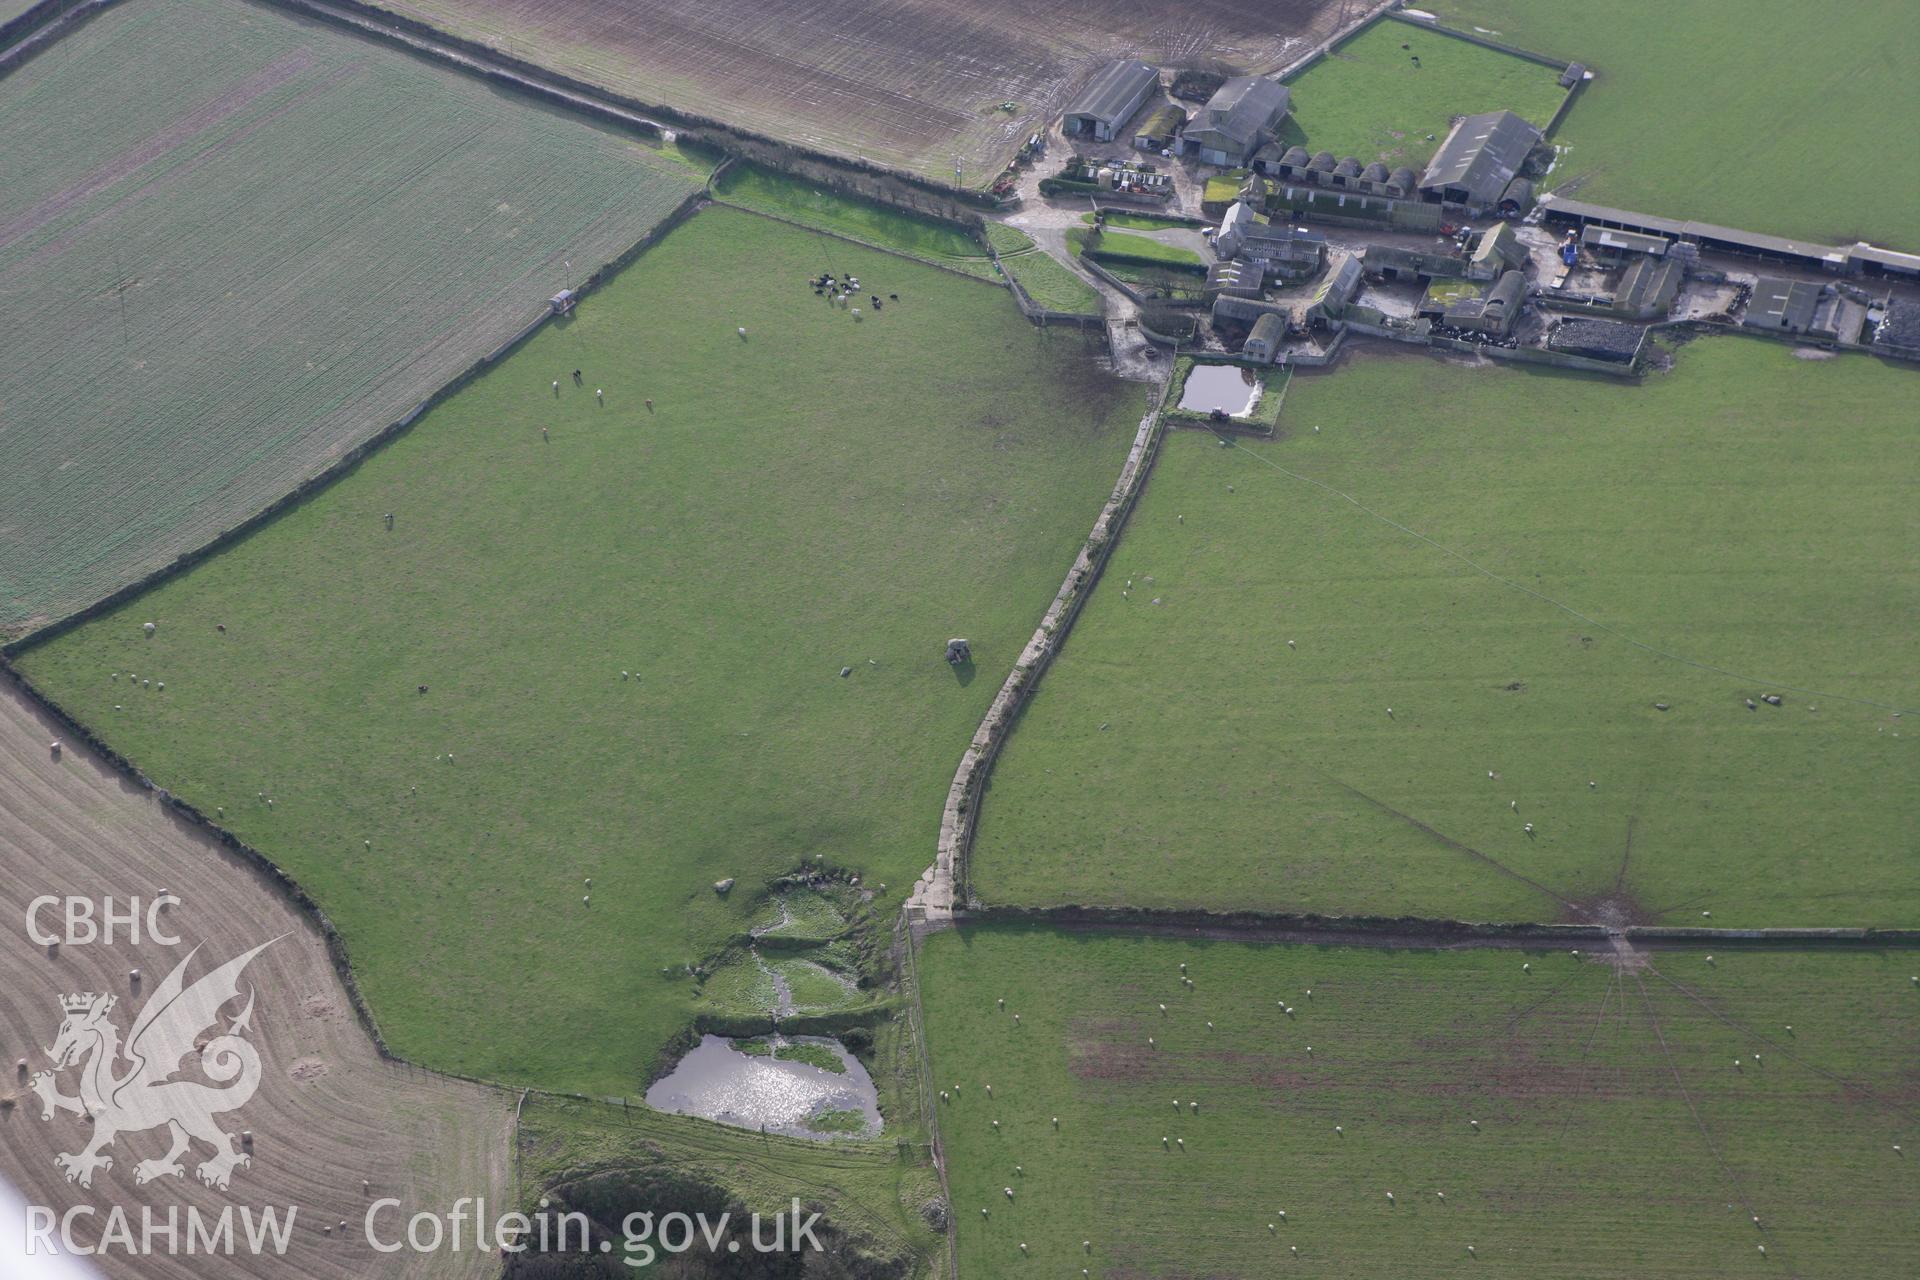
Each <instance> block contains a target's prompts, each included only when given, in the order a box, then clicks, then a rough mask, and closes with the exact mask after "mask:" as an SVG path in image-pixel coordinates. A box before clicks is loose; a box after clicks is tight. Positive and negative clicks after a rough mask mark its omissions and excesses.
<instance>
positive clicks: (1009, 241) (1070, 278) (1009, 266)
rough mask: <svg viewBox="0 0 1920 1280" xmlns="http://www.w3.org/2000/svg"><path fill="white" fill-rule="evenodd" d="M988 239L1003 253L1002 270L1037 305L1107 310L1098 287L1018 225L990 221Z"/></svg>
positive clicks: (1082, 310) (1090, 311)
mask: <svg viewBox="0 0 1920 1280" xmlns="http://www.w3.org/2000/svg"><path fill="white" fill-rule="evenodd" d="M987 239H988V240H989V241H990V242H992V244H993V248H994V252H995V253H998V254H999V255H1000V267H1001V269H1002V270H1003V271H1005V272H1006V273H1007V274H1008V275H1009V276H1011V277H1013V278H1014V279H1015V280H1018V281H1019V282H1020V287H1021V288H1022V289H1025V290H1026V291H1027V296H1028V297H1029V298H1031V299H1033V301H1034V304H1035V305H1036V306H1041V307H1046V308H1049V309H1050V310H1054V311H1071V312H1077V313H1079V314H1082V315H1095V316H1097V315H1099V314H1100V313H1101V312H1102V311H1103V310H1105V305H1104V304H1103V303H1102V302H1101V301H1100V292H1099V290H1097V289H1095V288H1094V287H1093V286H1092V285H1090V284H1088V283H1087V282H1086V281H1085V280H1082V279H1081V278H1080V277H1079V276H1077V275H1075V274H1074V273H1073V272H1071V271H1069V270H1068V269H1067V268H1066V267H1065V266H1063V265H1062V264H1061V263H1059V262H1058V261H1056V260H1055V259H1054V257H1053V255H1051V254H1049V253H1047V252H1046V251H1045V250H1043V249H1040V248H1039V247H1038V246H1036V245H1035V244H1034V243H1033V240H1032V239H1031V238H1030V237H1029V236H1028V235H1027V233H1026V232H1024V231H1022V230H1020V229H1019V228H1018V227H1011V226H1008V225H1007V224H1006V223H1004V222H989V223H988V224H987Z"/></svg>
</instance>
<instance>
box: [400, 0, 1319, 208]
mask: <svg viewBox="0 0 1920 1280" xmlns="http://www.w3.org/2000/svg"><path fill="white" fill-rule="evenodd" d="M375 2H376V3H377V4H378V7H380V8H384V9H387V10H390V11H392V12H394V13H398V14H400V15H402V16H404V17H407V18H411V19H414V20H417V21H420V22H424V23H427V24H429V25H431V26H433V27H436V28H438V29H440V30H442V31H445V32H448V33H450V34H452V35H455V36H458V37H461V38H464V39H467V40H473V41H478V42H481V43H484V44H486V45H488V46H490V47H492V48H494V49H497V50H499V51H500V52H502V53H505V54H507V55H509V56H511V57H515V58H519V59H522V60H524V61H527V62H531V63H535V64H537V65H540V66H544V67H548V68H551V69H553V70H556V71H559V72H562V73H565V74H567V75H570V76H575V77H578V78H580V79H582V80H585V81H588V82H590V83H592V84H595V85H598V86H600V87H602V88H605V89H609V90H612V91H613V92H615V93H618V94H621V95H624V96H626V97H628V98H633V99H637V100H639V101H641V102H645V103H649V104H658V105H660V106H664V107H668V108H671V109H673V110H675V111H678V112H682V113H684V114H686V115H688V116H692V117H698V118H701V119H707V120H720V121H724V122H725V123H726V124H728V125H729V126H732V127H736V128H741V129H746V130H750V131H752V132H754V133H758V134H762V135H765V136H767V137H772V138H775V139H778V140H780V141H783V142H790V143H795V144H798V145H800V146H803V147H808V148H811V149H815V150H819V151H824V152H828V153H830V154H835V155H841V156H847V157H851V158H860V159H865V160H868V161H871V162H874V163H877V164H881V165H887V166H894V167H899V168H902V169H906V170H910V171H912V172H915V173H919V174H922V175H924V176H927V177H933V178H939V179H941V180H943V181H951V180H952V178H953V171H954V167H955V165H956V163H957V164H958V166H959V168H960V170H961V181H962V183H963V184H965V185H967V186H974V187H978V186H984V185H985V184H986V183H987V182H988V181H990V180H991V179H992V177H993V175H994V174H995V173H996V172H998V170H999V168H1000V166H1001V165H1002V164H1004V163H1005V162H1006V161H1007V160H1008V158H1009V157H1010V156H1011V155H1012V153H1013V151H1014V149H1015V148H1016V147H1017V146H1018V145H1019V143H1020V142H1021V141H1022V140H1023V139H1025V138H1026V136H1027V135H1028V134H1030V133H1032V132H1033V131H1034V130H1036V129H1040V128H1043V127H1044V126H1045V124H1046V122H1047V121H1048V119H1049V118H1050V117H1051V116H1053V115H1055V114H1057V113H1058V112H1059V111H1060V110H1061V108H1062V106H1063V105H1064V104H1065V102H1066V100H1067V98H1068V97H1069V96H1071V95H1072V93H1073V92H1074V91H1075V90H1077V89H1078V88H1079V87H1080V86H1081V85H1083V84H1084V83H1086V81H1087V80H1088V78H1089V77H1090V76H1091V75H1092V74H1093V72H1094V71H1095V70H1096V69H1098V67H1100V66H1101V65H1102V64H1104V63H1105V62H1107V61H1109V60H1111V59H1113V58H1117V57H1123V56H1138V57H1142V58H1145V59H1147V60H1148V61H1149V62H1154V63H1157V64H1161V65H1166V66H1179V65H1183V64H1190V63H1192V62H1193V61H1195V60H1196V59H1214V60H1219V61H1220V62H1223V63H1226V64H1230V65H1232V66H1233V67H1235V68H1236V69H1242V70H1251V71H1271V70H1274V69H1276V68H1278V67H1279V66H1281V65H1282V64H1284V63H1285V62H1287V61H1288V60H1289V59H1290V58H1291V57H1293V56H1297V55H1298V54H1299V53H1301V52H1303V51H1304V50H1306V49H1307V48H1308V47H1310V46H1311V45H1312V44H1313V43H1315V42H1317V41H1318V40H1321V39H1324V38H1325V37H1326V36H1327V35H1328V34H1329V33H1330V32H1331V31H1332V29H1333V26H1334V25H1335V22H1336V20H1337V19H1338V18H1339V16H1340V14H1341V6H1340V5H1338V4H1332V3H1329V2H1328V0H1192V2H1190V3H1185V4H1174V5H1162V6H1145V5H1137V4H1131V3H1123V2H1122V0H1073V2H1072V3H1067V4H1061V5H1055V6H1051V7H1047V6H1035V5H1028V4H1021V3H1017V2H1016V0H978V2H977V3H973V4H969V5H966V6H958V5H954V4H951V3H948V2H947V0H905V2H904V3H899V2H895V0H886V2H882V0H805V2H803V3H798V4H793V5H784V4H783V5H778V6H769V5H766V4H764V3H760V0H611V2H609V0H375ZM1007 102H1011V103H1013V104H1014V109H1013V110H1011V111H1003V110H1000V106H1001V104H1002V103H1007Z"/></svg>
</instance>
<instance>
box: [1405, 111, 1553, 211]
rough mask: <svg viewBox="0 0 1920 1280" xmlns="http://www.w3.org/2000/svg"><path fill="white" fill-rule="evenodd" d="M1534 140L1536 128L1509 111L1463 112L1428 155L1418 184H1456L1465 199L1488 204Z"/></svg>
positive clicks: (1425, 186)
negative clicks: (1430, 155)
mask: <svg viewBox="0 0 1920 1280" xmlns="http://www.w3.org/2000/svg"><path fill="white" fill-rule="evenodd" d="M1539 141H1540V131H1539V130H1538V129H1536V128H1534V127H1533V126H1532V125H1530V124H1528V123H1527V122H1526V121H1525V120H1522V119H1521V118H1520V117H1519V116H1517V115H1515V114H1513V112H1511V111H1490V112H1487V113H1486V114H1484V115H1477V116H1468V117H1467V118H1466V119H1464V120H1462V121H1461V122H1460V123H1459V124H1457V125H1455V126H1453V129H1452V131H1451V132H1450V133H1448V134H1447V139H1446V141H1445V142H1442V143H1441V144H1440V149H1439V150H1438V151H1436V152H1434V153H1433V159H1432V160H1430V161H1428V162H1427V171H1426V172H1425V173H1423V174H1421V175H1420V186H1421V188H1422V189H1432V188H1439V187H1458V188H1460V189H1461V190H1463V191H1465V192H1466V193H1467V196H1468V200H1469V202H1470V203H1473V204H1483V205H1486V204H1492V203H1493V202H1494V201H1495V200H1498V199H1499V198H1500V193H1501V192H1502V191H1504V190H1506V186H1507V183H1508V182H1509V181H1511V180H1512V179H1513V177H1514V175H1515V174H1517V173H1518V172H1519V171H1520V166H1521V165H1523V164H1525V163H1526V159H1527V153H1528V152H1530V151H1532V150H1533V148H1534V144H1535V143H1537V142H1539Z"/></svg>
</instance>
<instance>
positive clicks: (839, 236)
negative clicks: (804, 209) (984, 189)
mask: <svg viewBox="0 0 1920 1280" xmlns="http://www.w3.org/2000/svg"><path fill="white" fill-rule="evenodd" d="M716 176H718V171H716ZM840 198H841V199H845V197H844V196H843V197H840ZM710 199H711V201H712V203H714V204H717V205H720V206H721V207H722V208H727V209H732V210H734V211H735V212H738V213H750V214H752V215H753V216H754V217H756V218H766V219H768V220H769V221H771V222H784V223H786V224H787V225H788V226H790V227H798V228H799V229H800V230H802V231H811V232H812V233H813V234H814V235H817V236H832V237H833V238H834V239H835V240H845V241H846V242H847V243H848V244H857V245H859V246H860V247H861V248H862V249H872V250H873V251H874V252H875V253H890V254H892V255H893V256H894V257H896V258H905V259H906V260H907V261H908V262H917V263H919V264H920V265H921V266H923V267H934V268H937V269H938V270H941V271H945V272H946V273H947V274H949V275H956V276H959V277H960V278H961V279H962V280H971V281H973V282H974V283H975V284H984V285H986V286H987V287H988V288H990V289H997V288H1000V287H1001V280H1004V279H1005V278H1006V272H1005V271H1004V270H1003V271H1002V272H1001V280H989V279H987V278H986V277H985V276H977V275H974V274H973V273H972V272H971V271H962V270H960V268H958V267H950V266H948V265H947V264H946V263H944V262H938V261H935V260H934V259H932V258H923V257H921V256H920V255H919V254H917V253H908V252H907V251H906V250H905V249H900V248H895V247H889V246H887V245H884V244H876V243H874V242H873V241H871V240H862V239H861V238H860V237H859V236H850V235H848V234H847V233H846V232H844V231H829V230H828V229H827V228H825V227H816V226H814V225H813V224H812V223H809V222H802V221H800V220H799V219H798V218H789V217H787V216H786V215H785V214H781V213H768V212H767V211H766V210H765V209H755V208H753V207H751V206H749V205H744V204H735V203H734V202H733V201H731V200H728V199H727V198H725V197H724V196H713V197H710ZM955 225H958V224H955ZM991 255H992V249H991V247H989V249H988V251H987V253H985V254H982V255H981V256H982V257H986V258H989V259H990V260H992V258H991Z"/></svg>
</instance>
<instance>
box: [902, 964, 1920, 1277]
mask: <svg viewBox="0 0 1920 1280" xmlns="http://www.w3.org/2000/svg"><path fill="white" fill-rule="evenodd" d="M1910 958H1911V957H1909V956H1907V955H1904V954H1887V953H1880V952H1873V953H1826V954H1810V953H1779V952H1774V953H1768V954H1760V953H1738V954H1732V955H1723V956H1717V957H1715V958H1714V962H1713V963H1712V964H1709V963H1707V961H1706V958H1705V957H1704V956H1703V955H1701V954H1698V953H1687V954H1680V953H1653V954H1650V955H1648V956H1646V957H1645V960H1646V965H1645V967H1644V968H1633V967H1629V966H1616V965H1615V964H1614V963H1612V962H1611V961H1610V960H1597V959H1595V958H1593V957H1585V958H1578V959H1577V958H1574V957H1573V956H1570V955H1569V954H1568V953H1567V952H1565V951H1557V952H1521V951H1508V950H1480V951H1459V952H1437V951H1389V950H1363V949H1343V948H1331V947H1316V946H1264V945H1258V944H1248V943H1233V942H1186V941H1178V940H1172V939H1155V938H1144V937H1135V936H1116V935H1111V934H1098V933H1060V932H1050V931H1045V930H1038V929H1033V930H1029V929H1021V928H1012V927H1005V928H994V927H976V928H967V929H963V930H961V931H958V932H949V933H945V934H940V935H936V936H935V937H933V938H932V939H930V940H929V941H928V943H927V945H926V949H925V954H924V956H923V957H922V961H921V973H922V983H923V990H924V994H925V1000H926V1006H927V1024H928V1025H927V1034H928V1038H929V1041H930V1048H931V1054H932V1060H933V1071H934V1077H935V1082H936V1084H937V1086H938V1088H940V1089H942V1090H946V1091H948V1094H949V1097H948V1099H947V1100H946V1101H943V1102H940V1103H939V1104H938V1106H939V1111H940V1129H941V1137H942V1139H943V1141H944V1144H945V1151H946V1157H947V1167H948V1168H947V1171H948V1181H949V1185H950V1188H951V1190H952V1195H953V1207H954V1218H955V1221H956V1223H957V1224H958V1227H959V1250H960V1267H961V1274H963V1275H992V1276H1001V1275H1024V1274H1027V1273H1028V1272H1029V1271H1031V1272H1032V1274H1034V1275H1071V1274H1075V1273H1077V1272H1078V1271H1079V1269H1080V1268H1083V1267H1084V1268H1086V1269H1087V1271H1088V1272H1089V1273H1090V1274H1091V1275H1093V1276H1095V1277H1107V1278H1108V1280H1114V1278H1117V1277H1127V1278H1128V1280H1145V1278H1147V1277H1188V1276H1199V1275H1207V1276H1214V1275H1219V1276H1255V1275H1258V1276H1284V1275H1290V1274H1293V1273H1294V1272H1295V1270H1296V1269H1297V1270H1298V1272H1299V1274H1302V1275H1308V1274H1310V1275H1315V1276H1341V1277H1378V1276H1390V1275H1407V1274H1414V1273H1416V1272H1417V1273H1418V1274H1420V1275H1427V1276H1486V1275H1502V1276H1555V1277H1567V1278H1573V1277H1595V1278H1598V1277H1617V1276H1625V1275H1632V1276H1660V1277H1707V1276H1712V1277H1717V1278H1722V1280H1724V1278H1725V1277H1737V1276H1756V1277H1764V1276H1775V1275H1801V1276H1816V1275H1817V1276H1848V1275H1876V1276H1891V1275H1897V1274H1901V1273H1902V1272H1903V1271H1905V1270H1908V1269H1909V1268H1910V1263H1911V1260H1912V1258H1913V1257H1914V1256H1915V1255H1916V1252H1917V1251H1920V1175H1917V1174H1916V1169H1915V1165H1914V1159H1913V1156H1912V1152H1913V1150H1914V1146H1913V1144H1914V1140H1915V1138H1916V1137H1917V1136H1920V1125H1916V1111H1915V1102H1916V1098H1920V1074H1916V1070H1915V1066H1914V1061H1915V1060H1914V1054H1913V1046H1914V1044H1915V1041H1916V1037H1920V990H1916V988H1914V987H1913V986H1912V985H1911V984H1910V983H1909V981H1908V975H1909V971H1910V968H1911V965H1910V963H1909V961H1910ZM1523 964H1527V965H1530V966H1531V972H1527V971H1524V970H1523V969H1522V965H1523ZM1182 965H1185V966H1186V969H1185V973H1186V975H1187V976H1188V977H1190V978H1191V980H1192V982H1193V985H1192V986H1191V987H1186V986H1184V985H1183V984H1182V982H1181V976H1182V972H1183V971H1182V969H1181V966H1182ZM1309 990H1311V992H1312V995H1311V996H1310V997H1309V996H1308V995H1307V992H1308V991H1309ZM1002 998H1004V999H1005V1001H1006V1007H1005V1010H1004V1011H1002V1010H1001V1009H1000V1008H999V1007H998V1006H997V1004H996V1001H997V1000H1000V999H1002ZM1282 1002H1284V1003H1285V1004H1286V1005H1288V1006H1291V1007H1292V1009H1293V1015H1292V1016H1291V1017H1289V1016H1287V1015H1286V1014H1285V1013H1284V1012H1283V1010H1282V1008H1281V1007H1280V1006H1281V1003H1282ZM1162 1005H1164V1006H1165V1012H1164V1013H1163V1012H1161V1006H1162ZM1015 1014H1018V1015H1019V1022H1018V1023H1016V1022H1015V1021H1014V1020H1013V1015H1015ZM1788 1024H1791V1025H1792V1027H1793V1030H1792V1031H1791V1032H1788V1031H1786V1030H1785V1027H1786V1026H1787V1025H1788ZM1150 1037H1151V1039H1152V1043H1151V1044H1150V1043H1149V1038H1150ZM1309 1050H1311V1051H1309ZM1755 1055H1758V1057H1757V1058H1756V1056H1755ZM1736 1058H1738V1059H1740V1062H1741V1066H1740V1067H1739V1068H1738V1069H1736V1068H1735V1067H1734V1065H1733V1063H1734V1060H1735V1059H1736ZM955 1086H958V1089H959V1092H958V1093H957V1094H956V1093H954V1092H953V1090H954V1088H955ZM988 1086H991V1087H992V1090H993V1092H992V1096H991V1098H989V1097H988V1095H987V1092H986V1090H987V1087H988ZM1194 1103H1198V1107H1197V1108H1195V1107H1194V1105H1193V1104H1194ZM1056 1120H1057V1121H1058V1124H1057V1126H1056V1124H1055V1121H1056ZM995 1121H998V1122H999V1125H998V1128H995V1127H994V1122H995ZM1476 1121H1477V1122H1478V1127H1477V1128H1476V1127H1474V1124H1473V1123H1472V1122H1476ZM1336 1127H1337V1128H1336ZM1163 1139H1165V1140H1166V1144H1165V1145H1164V1146H1163V1145H1162V1140H1163ZM1895 1144H1900V1145H1901V1146H1903V1147H1904V1148H1905V1149H1906V1152H1907V1154H1906V1155H1905V1156H1904V1157H1903V1156H1902V1155H1901V1154H1899V1153H1896V1152H1895V1150H1894V1145H1895ZM1009 1187H1010V1188H1012V1190H1013V1193H1014V1194H1013V1197H1012V1199H1011V1200H1009V1199H1008V1197H1007V1196H1006V1194H1005V1189H1006V1188H1009ZM1389 1192H1391V1193H1392V1196H1393V1199H1392V1200H1389V1199H1388V1198H1387V1196H1388V1193H1389ZM1442 1195H1444V1197H1445V1198H1444V1199H1442V1198H1441V1197H1442ZM982 1209H985V1210H987V1216H985V1217H983V1216H982V1214H981V1210H982ZM1283 1213H1284V1215H1285V1216H1284V1217H1282V1216H1281V1215H1282V1214H1283ZM1756 1215H1757V1216H1758V1218H1759V1220H1760V1222H1759V1226H1758V1227H1756V1226H1755V1224H1754V1222H1753V1220H1752V1219H1753V1217H1754V1216H1756ZM1269 1224H1271V1226H1269ZM1083 1241H1086V1242H1089V1244H1090V1248H1083V1247H1082V1242H1083ZM1022 1243H1025V1244H1026V1246H1027V1251H1026V1252H1025V1253H1024V1254H1023V1253H1022V1252H1021V1250H1020V1245H1021V1244H1022ZM1763 1245H1764V1246H1765V1247H1766V1249H1767V1253H1766V1254H1764V1255H1763V1254H1761V1253H1760V1252H1759V1249H1760V1247H1761V1246H1763ZM1468 1246H1472V1248H1473V1253H1471V1254H1469V1252H1468ZM1293 1250H1298V1253H1297V1255H1296V1254H1294V1253H1293V1252H1292V1251H1293ZM1902 1258H1906V1259H1907V1260H1908V1261H1907V1262H1901V1261H1900V1259H1902ZM1415 1260H1417V1262H1416V1261H1415Z"/></svg>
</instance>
